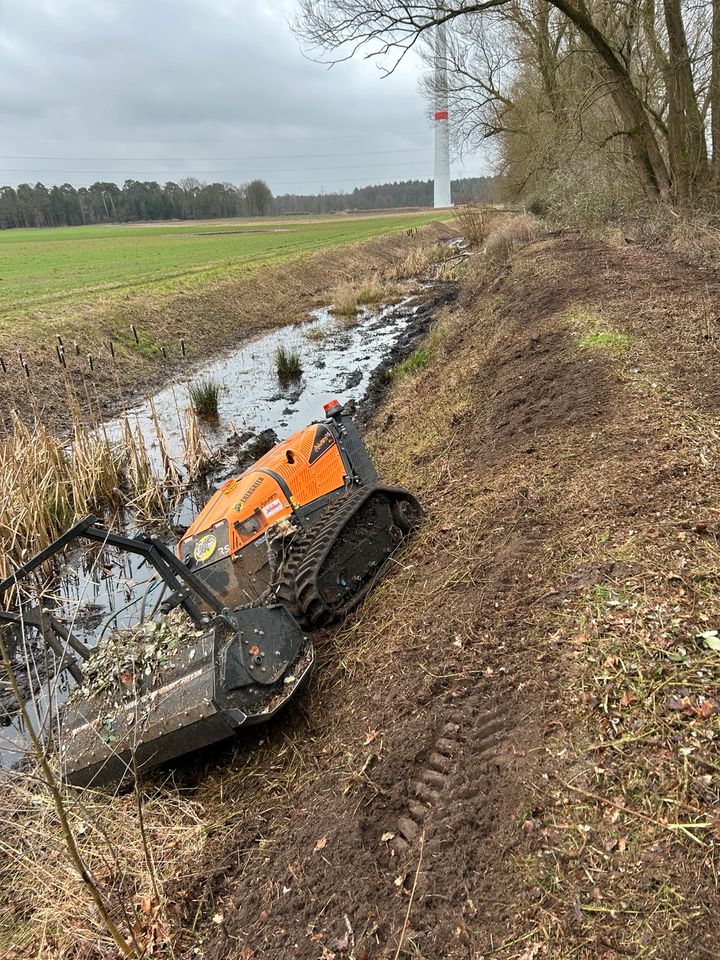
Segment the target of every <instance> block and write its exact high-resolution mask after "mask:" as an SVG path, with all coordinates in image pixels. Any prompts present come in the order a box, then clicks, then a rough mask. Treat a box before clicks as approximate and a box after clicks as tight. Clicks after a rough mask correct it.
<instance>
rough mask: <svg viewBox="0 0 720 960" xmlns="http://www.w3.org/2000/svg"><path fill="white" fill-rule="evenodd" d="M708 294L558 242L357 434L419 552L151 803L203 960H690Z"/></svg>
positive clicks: (707, 674) (571, 238)
mask: <svg viewBox="0 0 720 960" xmlns="http://www.w3.org/2000/svg"><path fill="white" fill-rule="evenodd" d="M719 285H720V279H719V278H718V276H717V275H716V274H709V273H708V274H702V273H700V272H699V271H696V270H694V269H692V268H689V267H686V266H683V265H682V264H680V263H678V262H676V261H673V260H672V259H670V258H668V257H667V256H665V255H662V254H660V253H657V252H655V253H651V252H649V251H646V250H643V249H641V248H639V247H635V246H627V247H616V246H613V245H610V244H609V243H605V242H603V241H601V240H595V239H591V238H587V237H582V236H580V235H576V234H572V233H566V234H563V235H561V236H560V237H556V238H553V239H550V240H546V241H541V242H538V243H534V244H531V245H529V246H527V247H525V248H524V249H523V250H521V251H520V252H519V253H518V254H517V255H516V256H515V259H514V260H513V263H512V264H511V266H509V267H507V268H506V269H504V271H503V272H502V275H501V276H500V277H494V275H493V274H492V273H490V272H489V271H488V270H485V269H482V270H480V269H478V271H477V272H476V275H473V276H471V277H470V278H468V280H467V282H466V284H465V289H464V291H463V293H462V295H461V298H460V300H459V301H458V302H457V303H456V304H455V305H453V306H450V307H448V308H446V311H445V313H444V315H443V316H442V317H441V320H440V326H439V328H438V329H437V330H436V331H435V333H434V334H433V336H432V338H431V345H432V351H433V360H432V362H431V364H430V365H429V366H427V367H426V368H425V369H423V370H422V371H420V372H419V373H418V374H416V375H414V376H413V377H412V378H409V379H407V380H405V381H404V382H403V383H402V384H401V385H400V386H399V387H398V388H397V389H396V390H395V391H394V392H393V395H392V397H391V399H390V400H389V401H388V403H387V404H386V405H385V407H384V408H383V409H382V411H381V412H380V413H379V415H378V416H377V418H376V421H375V425H374V427H373V429H372V430H371V434H370V443H371V446H372V448H373V451H374V454H375V456H376V457H377V460H378V463H379V465H380V468H381V471H382V474H383V475H384V477H386V478H387V479H388V480H392V481H395V482H399V483H404V484H406V485H407V486H409V487H411V488H412V489H414V490H415V491H417V492H418V494H419V495H420V497H421V499H422V502H423V504H424V505H425V507H426V510H427V519H426V521H425V523H424V526H423V529H422V532H421V534H420V535H419V536H418V538H417V539H416V541H415V542H414V544H413V545H412V546H411V547H410V548H409V550H408V551H407V552H406V553H405V554H404V555H403V556H402V557H399V558H398V559H397V563H396V570H395V571H394V573H393V575H392V577H390V578H388V579H387V580H385V581H384V582H383V583H382V585H381V586H380V587H379V588H378V589H377V591H376V592H375V593H374V594H373V595H372V596H371V598H370V599H369V600H368V601H367V602H366V604H365V605H364V607H363V608H362V610H361V611H360V612H359V614H357V615H356V616H355V617H354V618H353V619H352V620H351V621H349V622H348V623H347V624H346V625H345V626H344V627H343V628H342V629H340V630H339V631H336V632H328V633H327V634H325V635H324V636H322V637H321V638H320V640H319V644H318V646H319V651H320V664H319V669H318V671H317V673H316V675H315V679H314V681H313V685H312V687H311V689H310V690H309V691H308V693H307V695H306V696H305V698H304V699H301V700H300V702H299V703H298V704H297V706H296V707H295V708H294V709H292V710H291V711H290V712H289V713H288V714H286V715H285V716H283V717H281V718H279V720H278V721H276V722H275V724H274V725H273V726H272V727H271V728H270V729H269V730H264V731H259V732H258V733H257V734H255V735H254V737H253V738H252V739H250V740H246V741H244V743H243V744H242V745H240V746H238V747H237V748H235V749H234V750H232V749H228V750H227V751H226V752H225V753H223V754H222V755H214V756H213V757H212V758H209V759H208V763H207V766H206V767H205V768H204V769H202V770H198V769H197V764H196V763H195V764H188V766H187V767H186V768H185V769H184V770H182V771H180V773H179V779H180V785H181V786H182V787H183V788H184V790H185V791H186V792H187V793H188V794H189V795H191V796H193V797H194V798H195V799H196V800H198V801H199V802H201V803H203V804H204V805H205V807H206V810H207V811H208V816H209V817H210V819H211V820H212V823H213V826H212V827H211V829H210V830H209V832H208V838H207V841H206V844H205V849H204V851H203V853H202V856H201V857H200V858H198V860H197V862H195V863H193V864H192V865H189V867H188V871H187V874H186V876H185V877H184V879H183V881H182V882H181V883H179V884H178V886H177V889H176V890H175V891H174V898H175V899H176V901H177V903H178V908H179V909H182V910H183V911H184V913H185V916H186V918H187V922H188V923H190V922H192V923H193V926H194V929H196V930H198V931H199V933H200V935H201V937H202V940H203V944H204V952H205V955H206V956H207V957H209V958H216V960H220V958H243V960H250V958H256V957H257V958H266V957H267V958H271V957H272V958H286V957H287V958H290V957H292V958H308V960H316V958H323V960H329V958H331V957H337V958H339V957H355V958H358V960H360V958H363V957H365V958H368V960H369V958H374V957H398V956H402V957H422V958H425V960H439V958H480V957H490V956H501V957H515V958H523V960H533V958H536V957H552V958H565V957H574V958H597V957H607V958H611V957H621V956H638V957H658V958H665V960H670V958H684V957H688V956H698V957H702V956H714V955H715V947H714V946H713V944H714V942H715V940H714V937H715V935H716V934H717V928H716V924H717V921H716V917H717V893H716V886H715V880H714V878H715V876H716V872H715V866H716V857H717V854H716V843H717V839H718V837H720V829H719V827H718V822H719V821H716V820H715V816H716V804H717V799H718V778H717V775H718V771H720V758H719V757H718V749H717V736H718V734H720V730H719V729H718V723H717V710H718V701H719V700H720V694H719V692H718V675H719V665H720V660H718V657H720V654H719V653H718V652H716V651H715V650H713V649H709V648H708V647H707V643H706V641H705V640H702V639H698V638H697V637H696V634H699V633H701V632H705V633H706V634H707V635H708V637H709V638H710V643H711V646H712V645H713V644H712V631H713V630H715V629H718V628H720V604H719V603H718V594H717V590H718V582H719V577H718V572H717V558H718V548H717V531H718V517H719V510H718V503H719V501H718V486H719V484H718V480H717V477H716V466H717V454H718V442H719V440H720V434H719V432H718V421H717V413H718V404H719V403H720V390H719V388H718V379H717V376H716V370H715V367H716V364H714V362H713V361H715V360H716V358H717V345H716V341H715V337H716V336H720V331H719V330H718V316H717V313H716V303H717V292H718V286H719Z"/></svg>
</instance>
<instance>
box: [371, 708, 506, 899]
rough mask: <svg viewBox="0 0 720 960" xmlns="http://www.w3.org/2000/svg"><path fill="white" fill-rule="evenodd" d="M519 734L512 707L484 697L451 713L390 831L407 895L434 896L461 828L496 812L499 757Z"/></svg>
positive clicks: (422, 758) (420, 761)
mask: <svg viewBox="0 0 720 960" xmlns="http://www.w3.org/2000/svg"><path fill="white" fill-rule="evenodd" d="M513 728H514V723H513V722H512V721H511V719H510V717H509V715H508V708H507V705H506V702H498V701H497V699H496V698H490V697H487V696H486V695H484V694H482V693H479V692H474V693H472V694H470V696H468V697H467V699H466V700H465V702H464V703H457V704H454V705H453V706H452V707H451V708H450V709H449V710H448V712H447V714H446V719H445V720H443V721H442V722H441V723H440V724H439V726H438V727H437V728H436V730H437V732H436V734H435V736H434V737H433V738H432V739H431V740H430V743H429V745H428V747H427V748H426V749H425V750H424V751H422V752H421V753H420V754H419V755H418V758H417V760H416V761H415V764H414V769H413V770H411V772H410V774H409V777H408V785H407V787H406V790H405V794H406V795H405V798H404V804H403V806H402V808H401V812H400V814H399V815H398V816H397V817H396V819H395V821H394V822H391V823H389V824H388V827H387V829H388V832H392V833H394V834H395V836H394V837H393V839H392V840H391V842H390V844H389V846H390V850H391V865H392V866H393V870H394V872H395V873H397V872H398V871H397V864H400V865H401V870H400V878H401V880H398V879H395V881H394V882H395V884H396V885H397V886H402V887H403V888H404V889H405V890H406V892H407V891H409V890H410V889H411V887H412V886H413V885H415V887H416V891H417V893H418V894H419V895H420V896H422V895H426V896H428V895H430V896H432V894H433V888H434V887H435V886H436V884H435V879H436V878H435V876H434V874H435V870H434V868H435V866H436V865H437V861H438V860H444V859H445V857H446V854H447V852H448V851H449V850H451V849H452V847H453V844H454V843H455V842H456V839H457V831H458V826H459V825H461V824H462V821H463V820H464V819H467V818H468V817H473V816H474V812H473V811H477V810H478V808H481V807H482V808H483V809H484V810H485V812H487V811H489V810H491V809H492V807H493V796H494V794H495V791H496V790H497V784H496V782H495V781H496V775H497V773H498V772H499V766H500V763H499V753H500V751H501V749H502V747H503V746H504V745H505V743H506V741H507V740H508V738H509V737H510V735H511V734H512V732H513ZM468 811H470V812H468ZM490 819H491V820H492V817H491V818H490ZM420 857H422V860H420ZM438 882H439V883H440V884H442V883H443V881H442V880H441V879H439V878H438Z"/></svg>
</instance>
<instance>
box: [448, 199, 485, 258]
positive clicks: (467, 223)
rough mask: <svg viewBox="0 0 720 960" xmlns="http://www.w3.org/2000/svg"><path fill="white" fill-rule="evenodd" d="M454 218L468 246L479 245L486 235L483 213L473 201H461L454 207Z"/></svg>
mask: <svg viewBox="0 0 720 960" xmlns="http://www.w3.org/2000/svg"><path fill="white" fill-rule="evenodd" d="M455 220H456V221H457V225H458V227H459V229H460V233H461V234H462V235H463V239H464V240H465V243H467V245H468V246H469V247H479V246H480V245H481V244H482V243H483V242H484V241H485V237H486V236H487V224H486V222H485V214H484V213H483V211H482V210H481V209H480V207H476V206H475V204H474V203H461V204H458V206H457V207H455Z"/></svg>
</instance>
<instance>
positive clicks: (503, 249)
mask: <svg viewBox="0 0 720 960" xmlns="http://www.w3.org/2000/svg"><path fill="white" fill-rule="evenodd" d="M542 232H543V228H542V226H541V224H540V221H539V220H537V219H536V218H535V217H533V216H530V215H529V214H523V213H518V214H514V215H509V216H501V217H498V219H497V220H496V221H495V223H494V224H493V225H492V226H491V228H490V230H489V232H488V234H487V240H486V243H485V256H486V257H487V258H488V259H489V260H493V261H501V262H504V261H507V260H509V259H510V257H511V256H512V254H513V253H514V252H515V251H516V250H517V249H519V248H520V247H522V246H524V245H525V244H526V243H530V242H532V241H533V240H535V239H537V237H539V236H541V234H542Z"/></svg>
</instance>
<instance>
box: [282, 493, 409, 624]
mask: <svg viewBox="0 0 720 960" xmlns="http://www.w3.org/2000/svg"><path fill="white" fill-rule="evenodd" d="M374 495H384V496H387V497H388V498H389V499H390V500H391V501H392V500H395V502H398V501H401V500H407V501H409V502H410V503H411V504H412V505H413V507H415V508H416V509H417V512H418V515H419V514H420V505H419V504H418V503H417V500H416V499H415V497H413V495H412V494H411V493H409V492H408V491H407V490H403V489H402V488H400V487H385V486H379V485H368V486H363V487H359V488H358V489H357V490H354V491H353V492H351V493H349V494H348V495H347V496H345V497H342V498H341V499H340V500H338V501H337V502H336V503H334V504H333V505H332V506H331V507H330V508H329V509H328V510H327V512H326V514H325V516H323V518H322V519H321V520H320V522H319V523H318V524H316V525H315V526H314V527H312V528H311V529H310V530H308V531H307V532H306V533H304V534H302V535H301V536H300V537H299V538H298V540H297V541H296V542H295V543H294V544H293V545H292V547H291V548H290V556H289V558H288V560H287V561H286V563H285V566H284V568H283V574H282V578H281V580H280V583H279V584H278V587H277V590H276V595H277V598H278V600H280V601H281V602H282V603H284V604H285V606H286V607H287V608H288V610H289V611H290V613H292V615H293V616H294V617H295V618H296V619H297V620H299V621H300V623H301V624H302V625H303V626H305V627H322V626H326V625H328V624H330V623H332V622H334V621H335V620H340V619H342V618H343V617H344V616H346V614H348V613H349V612H350V611H351V610H352V609H353V608H354V607H356V606H357V604H358V603H360V601H361V600H362V599H363V597H364V596H365V595H366V594H367V593H368V592H369V590H370V589H371V587H372V585H373V581H374V578H370V579H369V580H368V581H367V583H365V584H364V585H363V587H362V588H361V589H360V590H359V591H358V593H356V594H355V595H354V596H352V597H351V598H350V599H349V600H348V602H347V603H346V604H345V605H344V606H343V607H341V608H339V609H338V608H332V607H328V606H327V604H326V603H325V602H324V601H323V599H322V598H321V596H320V594H319V592H318V589H317V578H318V574H319V572H320V569H321V567H322V564H323V562H324V561H325V558H326V557H327V555H328V553H329V552H330V550H331V549H332V545H333V543H334V541H335V540H336V539H337V537H338V536H339V535H340V533H341V532H342V529H343V527H344V526H345V525H346V524H347V523H348V522H349V521H350V520H351V518H352V517H353V515H354V514H355V513H357V511H358V510H360V509H361V508H362V506H363V504H364V503H366V502H367V501H368V500H369V499H370V498H371V497H372V496H374ZM406 536H407V534H406V533H403V539H405V537H406Z"/></svg>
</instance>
